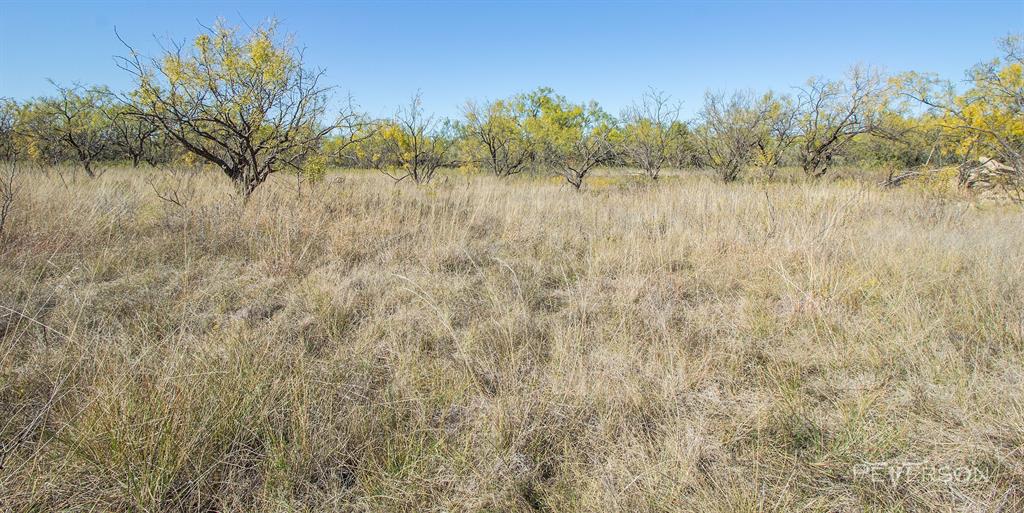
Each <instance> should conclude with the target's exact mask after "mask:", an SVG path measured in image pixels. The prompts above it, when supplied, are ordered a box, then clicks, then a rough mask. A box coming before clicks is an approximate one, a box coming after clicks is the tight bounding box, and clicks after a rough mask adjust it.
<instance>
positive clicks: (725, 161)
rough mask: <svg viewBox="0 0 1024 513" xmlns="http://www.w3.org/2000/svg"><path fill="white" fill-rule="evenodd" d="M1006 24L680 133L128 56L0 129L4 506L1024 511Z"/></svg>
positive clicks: (672, 117)
mask: <svg viewBox="0 0 1024 513" xmlns="http://www.w3.org/2000/svg"><path fill="white" fill-rule="evenodd" d="M1021 42H1022V39H1021V38H1020V37H1019V36H1010V37H1008V38H1006V40H1004V41H1003V42H1002V49H1003V54H1002V55H1000V56H999V58H998V59H995V60H992V61H988V62H984V63H982V64H979V65H978V66H976V67H975V68H973V69H972V70H970V71H969V72H968V75H967V80H966V81H965V83H962V84H959V85H955V84H949V83H943V82H942V81H940V80H938V79H936V78H935V77H931V76H928V75H922V74H916V73H902V74H890V75H886V74H882V73H881V72H879V71H878V70H874V69H872V68H870V67H866V66H858V67H854V68H852V69H851V71H850V73H849V74H848V75H847V76H845V77H841V78H835V79H825V78H814V79H811V80H809V81H808V82H807V83H806V84H804V86H802V87H800V88H798V89H796V92H795V93H793V94H788V93H781V92H767V93H759V92H751V91H740V92H729V93H722V92H709V93H708V95H707V96H706V98H705V103H704V105H703V106H702V108H701V109H700V110H699V113H698V115H697V116H696V118H695V119H692V120H687V119H683V117H682V116H681V110H680V108H679V105H678V103H676V102H675V101H674V100H673V99H672V98H671V97H670V96H668V95H666V94H664V93H661V92H659V91H657V90H650V91H648V92H647V93H645V94H643V95H642V96H641V98H640V99H638V101H637V102H636V103H635V104H634V105H633V106H631V107H629V108H627V109H625V110H624V112H622V113H621V115H619V116H615V115H612V114H609V113H608V112H606V111H604V110H603V109H602V108H601V107H600V105H598V104H597V103H596V102H586V103H575V102H573V101H571V100H569V99H567V98H565V97H563V96H560V95H559V94H557V93H556V92H555V91H553V90H551V89H549V88H538V89H536V90H534V91H530V92H523V93H520V94H515V95H513V96H510V97H508V98H504V99H498V100H491V101H470V102H468V103H467V105H466V106H465V108H464V109H463V116H462V118H461V119H458V120H451V119H444V118H440V117H436V116H432V115H431V114H430V113H428V112H424V110H423V107H422V102H421V100H420V98H419V96H418V95H415V96H413V97H412V98H411V99H410V101H408V102H406V104H405V106H404V107H402V108H400V109H398V110H397V111H396V114H395V115H394V116H393V117H392V118H390V119H371V118H370V117H369V116H366V115H365V114H363V113H360V112H358V109H356V108H355V103H354V102H353V101H351V100H350V101H345V102H341V104H342V105H343V107H342V108H341V109H340V112H336V111H337V110H338V109H337V108H336V105H337V102H336V100H333V99H332V97H331V96H330V89H328V88H325V87H324V86H323V85H322V84H320V77H321V76H322V73H321V72H320V71H318V70H314V69H312V68H310V67H309V66H307V65H306V64H304V63H303V62H302V55H301V53H300V52H297V51H295V49H294V47H292V46H290V45H289V44H287V42H286V40H285V39H283V38H280V37H278V36H277V33H276V28H275V27H274V26H273V25H268V26H262V27H257V28H256V29H253V30H252V31H251V32H240V31H238V30H235V29H232V28H229V27H225V26H223V25H217V26H215V27H214V28H212V29H209V30H207V31H205V32H204V33H203V34H201V35H200V36H199V37H197V38H196V39H195V40H194V41H192V42H190V43H189V44H187V45H185V44H182V45H176V46H175V45H170V46H168V48H169V50H168V51H167V53H166V54H164V55H158V56H153V57H152V58H149V57H146V56H143V55H140V54H139V53H137V52H135V51H134V50H132V49H131V47H130V46H127V43H126V46H127V48H126V55H125V56H124V57H123V58H122V59H121V60H120V61H119V64H120V66H121V68H122V69H123V70H125V71H126V72H128V73H130V74H131V75H132V76H133V77H135V78H136V89H134V90H133V91H130V92H116V91H110V90H109V89H107V88H103V87H93V86H83V85H62V86H57V87H56V93H55V94H54V95H53V96H48V97H40V98H37V99H34V100H31V101H22V102H14V101H6V102H4V103H3V108H2V109H0V149H2V153H0V157H2V158H0V161H2V164H3V166H4V167H3V169H2V170H0V171H2V173H0V412H2V413H3V415H2V416H0V442H2V446H0V507H2V509H4V510H10V511H268V512H269V511H274V512H279V511H595V512H596V511H721V512H743V511H751V512H754V511H779V512H784V511H820V512H832V511H894V512H895V511H1007V512H1009V511H1019V510H1021V509H1022V508H1024V489H1022V483H1024V401H1022V397H1024V358H1022V357H1024V259H1021V258H1020V254H1021V249H1022V248H1024V210H1022V209H1021V208H1020V202H1021V201H1022V200H1024V195H1022V191H1024V180H1022V177H1024V159H1022V155H1024V115H1022V108H1024V68H1022V66H1024V63H1022V61H1021V58H1022V55H1024V50H1022V48H1021Z"/></svg>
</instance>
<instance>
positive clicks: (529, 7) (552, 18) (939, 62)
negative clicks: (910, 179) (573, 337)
mask: <svg viewBox="0 0 1024 513" xmlns="http://www.w3.org/2000/svg"><path fill="white" fill-rule="evenodd" d="M217 17H224V18H226V19H227V20H228V21H229V22H234V23H241V22H242V21H243V20H244V21H247V22H249V23H250V24H256V23H258V22H260V21H261V20H264V19H266V18H268V17H276V18H278V19H279V20H280V21H281V23H282V27H283V28H284V30H285V31H287V32H290V33H293V34H294V35H295V36H296V38H297V40H298V43H299V44H300V45H301V46H304V47H306V48H307V54H306V56H307V61H308V62H309V63H311V64H313V65H316V66H319V67H324V68H326V69H327V77H328V80H329V81H330V82H331V83H332V84H334V85H337V86H338V87H339V89H340V91H342V92H344V91H349V92H351V93H352V94H353V95H354V96H355V98H356V100H357V102H358V103H359V104H360V105H361V106H362V107H363V108H364V109H365V110H367V111H369V112H370V113H372V114H377V115H382V114H387V113H390V112H391V111H392V110H393V109H394V107H395V106H396V105H397V104H398V103H400V102H402V101H404V100H407V99H408V97H409V96H410V94H412V93H413V92H415V91H416V90H417V89H419V90H422V92H423V94H424V103H425V105H426V107H427V108H428V109H430V110H432V111H435V112H438V113H441V114H446V115H451V114H456V113H458V111H459V107H460V106H461V105H462V104H463V103H464V102H465V100H466V99H468V98H478V99H484V98H497V97H501V96H506V95H509V94H512V93H516V92H520V91H524V90H529V89H532V88H534V87H537V86H539V85H549V86H552V87H554V88H555V89H556V90H557V91H558V92H560V93H562V94H565V95H566V96H568V97H569V98H570V99H573V100H577V101H582V100H589V99H595V100H597V101H599V102H601V104H602V105H604V106H605V107H606V108H607V109H608V110H609V111H611V112H613V113H617V112H618V111H619V109H620V108H622V107H623V106H625V105H627V104H628V103H629V102H630V101H631V100H632V99H633V98H635V97H637V96H638V95H640V94H641V93H642V92H643V91H644V90H645V89H646V88H648V87H655V88H657V89H660V90H664V91H666V92H668V93H670V94H672V95H673V96H674V97H675V98H677V99H680V100H683V101H684V103H685V108H686V111H687V112H692V111H693V110H694V109H695V107H696V106H697V105H698V104H699V102H700V100H701V96H702V94H703V92H704V91H705V90H706V89H714V90H723V89H724V90H731V89H737V88H754V89H765V88H776V89H786V88H788V87H790V86H794V85H798V84H800V83H802V82H803V81H804V80H805V79H806V78H807V77H809V76H811V75H825V76H838V75H840V74H841V73H842V72H843V70H844V69H846V68H847V67H849V66H850V65H851V64H854V63H857V62H863V63H867V64H873V65H877V66H881V67H882V68H884V69H886V70H888V71H902V70H908V69H914V70H918V71H932V72H937V73H939V74H941V75H944V76H946V77H949V78H960V77H961V76H962V73H963V71H964V70H965V69H966V68H967V67H969V66H970V65H971V64H973V63H976V62H978V61H981V60H984V59H989V58H992V57H994V56H995V55H996V43H995V40H996V39H997V38H999V37H1001V36H1004V35H1006V34H1008V33H1010V32H1024V0H1006V1H996V2H983V1H973V2H966V1H963V2H952V1H946V2H880V1H879V2H868V1H863V2H811V1H801V2H781V3H780V2H625V1H620V2H609V1H604V2H597V1H573V2H570V1H561V2H536V1H535V2H513V1H503V2H498V1H492V2H455V1H447V2H427V1H423V2H397V1H392V2H340V1H339V2H327V1H301V0H300V1H293V2H273V1H250V2H168V1H154V2H141V1H140V2H127V1H78V2H46V1H41V0H39V1H35V2H20V1H18V2H12V1H10V0H0V96H10V97H15V98H19V99H20V98H27V97H31V96H36V95H40V94H48V93H49V92H50V91H51V89H50V86H49V85H48V84H47V82H46V79H47V78H52V79H54V80H56V81H58V82H64V83H69V82H74V81H79V82H83V83H89V84H93V83H98V84H107V85H110V86H111V87H114V88H118V89H119V88H127V87H128V86H129V85H130V84H129V82H128V80H127V77H126V76H125V75H124V73H123V72H121V71H120V70H119V69H117V68H116V67H115V66H114V63H113V56H114V55H117V54H123V53H124V49H123V47H122V46H120V43H119V42H118V41H117V39H116V38H115V36H114V27H115V26H116V27H117V29H118V31H119V32H120V33H121V35H122V36H123V37H124V38H125V39H126V40H128V41H129V42H131V43H132V44H133V45H136V46H137V47H138V48H140V49H141V50H142V51H143V52H151V51H153V50H154V49H155V48H156V43H155V42H154V37H153V36H154V35H156V36H160V37H172V38H176V39H179V40H181V39H191V38H192V37H193V36H194V35H195V34H196V33H197V32H198V30H200V27H199V25H198V22H203V23H206V24H209V23H211V22H212V21H213V20H214V19H216V18H217Z"/></svg>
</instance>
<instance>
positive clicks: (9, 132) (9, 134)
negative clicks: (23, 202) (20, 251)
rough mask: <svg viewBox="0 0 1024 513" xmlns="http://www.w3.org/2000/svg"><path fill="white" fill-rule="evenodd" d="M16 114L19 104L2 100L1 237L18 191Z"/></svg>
mask: <svg viewBox="0 0 1024 513" xmlns="http://www.w3.org/2000/svg"><path fill="white" fill-rule="evenodd" d="M16 114H17V104H16V103H15V102H14V101H13V100H10V99H7V98H0V166H2V168H0V235H2V234H3V232H4V226H5V225H6V224H7V218H8V216H9V215H10V213H11V208H12V207H13V206H14V197H15V195H16V193H17V191H18V187H17V183H16V180H17V177H18V154H17V146H16V144H15V141H14V124H15V122H16V118H15V116H16Z"/></svg>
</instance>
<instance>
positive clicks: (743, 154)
mask: <svg viewBox="0 0 1024 513" xmlns="http://www.w3.org/2000/svg"><path fill="white" fill-rule="evenodd" d="M698 119H699V121H700V124H699V126H698V127H697V130H696V131H695V134H696V136H697V142H698V145H699V146H700V148H701V151H702V153H703V154H704V157H705V160H706V162H707V163H708V164H709V165H710V166H711V167H712V168H714V169H715V170H716V171H718V174H719V176H720V177H721V178H722V180H724V181H726V182H731V181H735V180H736V179H737V178H739V176H740V173H741V172H742V171H743V169H744V168H746V167H747V166H749V165H751V164H752V163H753V162H754V160H755V158H756V157H757V151H758V143H759V142H761V141H762V140H763V137H764V135H763V134H764V132H765V129H766V127H767V126H768V120H769V119H770V110H769V106H768V104H767V103H765V102H758V101H757V97H756V96H755V95H754V94H753V93H751V92H737V93H734V94H733V95H732V96H730V97H728V98H727V97H726V96H725V94H723V93H711V92H708V93H706V94H705V95H704V106H703V108H702V109H701V111H700V113H699V114H698Z"/></svg>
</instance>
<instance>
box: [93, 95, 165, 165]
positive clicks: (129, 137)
mask: <svg viewBox="0 0 1024 513" xmlns="http://www.w3.org/2000/svg"><path fill="white" fill-rule="evenodd" d="M137 111H138V107H129V108H124V107H121V106H113V107H111V108H108V109H106V110H105V111H104V112H105V114H106V116H107V120H108V122H109V123H110V128H111V135H112V137H113V141H112V143H113V145H114V147H115V148H117V150H118V152H119V153H120V154H121V155H125V156H127V157H128V158H129V159H131V161H132V167H139V163H140V162H142V161H148V162H149V163H150V164H151V165H152V164H153V161H155V160H156V157H155V153H156V151H154V146H156V144H158V143H159V136H160V127H159V126H158V125H157V124H156V123H153V121H152V120H150V119H148V118H146V117H144V116H139V115H137V114H135V112H137Z"/></svg>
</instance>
